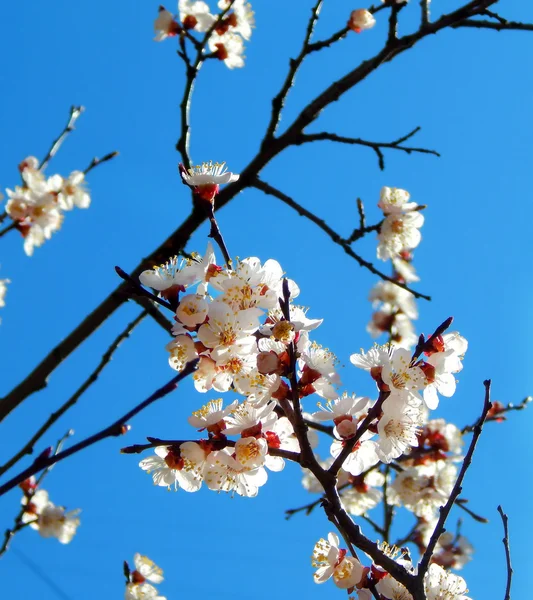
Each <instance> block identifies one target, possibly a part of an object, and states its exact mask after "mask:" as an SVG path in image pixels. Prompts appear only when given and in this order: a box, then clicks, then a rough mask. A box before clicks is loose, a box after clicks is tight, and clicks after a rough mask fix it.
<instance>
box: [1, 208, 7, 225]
mask: <svg viewBox="0 0 533 600" xmlns="http://www.w3.org/2000/svg"><path fill="white" fill-rule="evenodd" d="M6 218H7V213H6V211H5V210H4V212H3V213H1V214H0V223H3V222H4V221H5V220H6Z"/></svg>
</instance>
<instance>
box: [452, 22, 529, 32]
mask: <svg viewBox="0 0 533 600" xmlns="http://www.w3.org/2000/svg"><path fill="white" fill-rule="evenodd" d="M452 27H453V28H454V29H459V28H460V27H470V28H473V29H492V30H494V31H504V30H507V31H508V30H513V31H533V23H520V22H517V21H506V22H505V23H502V22H498V23H494V22H493V21H482V20H477V19H464V20H463V21H460V22H459V23H457V24H455V25H452Z"/></svg>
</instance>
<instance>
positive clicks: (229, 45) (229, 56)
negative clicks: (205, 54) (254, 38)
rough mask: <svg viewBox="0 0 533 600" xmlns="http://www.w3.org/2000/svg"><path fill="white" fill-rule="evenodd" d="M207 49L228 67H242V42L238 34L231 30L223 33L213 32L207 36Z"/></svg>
mask: <svg viewBox="0 0 533 600" xmlns="http://www.w3.org/2000/svg"><path fill="white" fill-rule="evenodd" d="M209 49H210V50H211V52H213V53H214V54H215V55H216V57H217V58H218V60H223V61H224V64H225V65H226V67H228V69H235V68H237V69H238V68H241V67H244V58H245V56H244V54H243V52H244V42H243V39H242V37H241V36H240V35H237V34H236V33H232V32H231V31H228V32H227V33H224V34H223V35H217V34H216V33H215V34H213V35H212V36H211V37H210V38H209Z"/></svg>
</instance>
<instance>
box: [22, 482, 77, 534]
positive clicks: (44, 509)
mask: <svg viewBox="0 0 533 600" xmlns="http://www.w3.org/2000/svg"><path fill="white" fill-rule="evenodd" d="M22 504H23V505H24V506H25V507H26V508H25V512H24V513H23V515H22V522H23V523H29V525H30V527H31V528H32V529H35V530H36V531H38V532H39V534H40V535H41V536H42V537H45V538H49V537H54V538H57V540H58V541H59V542H60V543H61V544H68V543H69V542H71V541H72V538H73V537H74V535H75V533H76V529H77V528H78V526H79V524H80V520H79V518H78V514H79V513H80V510H79V509H76V510H71V511H69V512H66V510H65V508H64V507H63V506H56V505H55V504H53V502H51V501H50V499H49V497H48V492H47V491H46V490H43V489H39V490H37V491H35V493H33V494H32V495H30V496H28V495H27V494H25V495H24V496H23V498H22Z"/></svg>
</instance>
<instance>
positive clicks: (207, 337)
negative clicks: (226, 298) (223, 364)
mask: <svg viewBox="0 0 533 600" xmlns="http://www.w3.org/2000/svg"><path fill="white" fill-rule="evenodd" d="M260 314H261V311H260V310H259V309H257V308H249V309H247V310H241V311H238V312H235V311H234V310H233V309H232V308H231V306H230V305H229V304H226V303H224V302H218V301H217V302H213V303H211V305H210V306H209V320H208V322H207V323H204V324H203V325H202V326H201V327H200V329H199V330H198V339H199V340H200V341H201V342H202V344H203V345H204V346H205V347H206V348H210V349H211V352H210V357H211V358H212V359H213V360H214V361H216V362H218V361H223V360H226V361H227V360H228V359H229V358H230V357H232V356H246V355H248V354H250V353H252V351H253V350H254V348H255V347H256V345H257V344H256V338H255V337H254V336H253V334H254V333H255V332H256V331H257V329H258V327H259V321H258V316H259V315H260Z"/></svg>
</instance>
